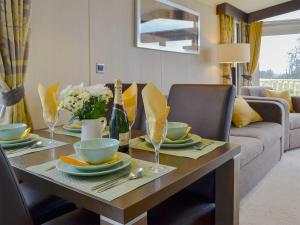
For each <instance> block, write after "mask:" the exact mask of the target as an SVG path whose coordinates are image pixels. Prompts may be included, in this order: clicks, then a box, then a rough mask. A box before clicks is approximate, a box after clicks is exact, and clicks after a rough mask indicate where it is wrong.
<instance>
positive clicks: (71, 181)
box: [26, 159, 176, 201]
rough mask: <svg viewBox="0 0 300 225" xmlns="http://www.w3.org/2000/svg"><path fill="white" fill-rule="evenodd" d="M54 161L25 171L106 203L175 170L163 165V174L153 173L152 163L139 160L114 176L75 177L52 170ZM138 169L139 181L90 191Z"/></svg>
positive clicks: (135, 160) (133, 160)
mask: <svg viewBox="0 0 300 225" xmlns="http://www.w3.org/2000/svg"><path fill="white" fill-rule="evenodd" d="M56 161H57V160H54V161H50V162H47V163H44V164H41V165H37V166H31V167H28V168H26V169H27V170H29V171H31V172H34V173H37V174H40V175H43V176H45V177H48V178H51V179H53V180H55V181H57V182H59V183H61V184H63V185H65V186H69V187H71V188H75V189H78V190H79V191H81V192H84V193H87V194H89V195H93V196H96V197H99V198H102V199H105V200H107V201H112V200H114V199H116V198H118V197H120V196H122V195H124V194H126V193H128V192H130V191H133V190H135V189H137V188H139V187H141V186H143V185H145V184H147V183H149V182H151V181H153V180H155V179H157V178H159V177H161V176H163V175H165V174H167V173H169V172H171V171H172V170H174V169H176V168H175V167H171V166H165V165H164V167H165V170H164V171H163V172H160V173H154V172H153V171H151V169H150V168H151V166H153V165H154V163H152V162H148V161H144V160H139V159H132V163H131V167H128V169H126V170H124V171H121V172H116V173H114V174H111V175H106V176H97V177H76V176H70V175H67V174H65V173H63V172H60V171H58V170H57V169H56V168H53V166H55V164H56ZM138 167H143V168H144V172H143V176H142V177H141V178H139V179H136V180H130V181H126V182H125V183H123V184H120V185H118V186H115V187H113V188H110V189H108V190H106V191H104V192H101V193H98V192H97V191H92V190H91V188H92V187H94V186H96V185H99V184H102V183H104V182H106V181H108V180H111V179H113V178H114V177H116V176H120V173H129V172H130V169H131V170H132V171H134V170H135V169H136V168H138Z"/></svg>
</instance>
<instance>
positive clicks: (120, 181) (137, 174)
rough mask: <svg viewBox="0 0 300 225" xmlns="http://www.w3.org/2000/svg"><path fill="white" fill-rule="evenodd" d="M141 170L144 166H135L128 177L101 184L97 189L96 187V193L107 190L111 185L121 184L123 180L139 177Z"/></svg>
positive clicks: (141, 173)
mask: <svg viewBox="0 0 300 225" xmlns="http://www.w3.org/2000/svg"><path fill="white" fill-rule="evenodd" d="M143 171H144V168H142V167H139V168H137V169H136V170H135V171H134V172H131V173H130V174H129V176H128V177H126V178H124V179H119V180H116V181H114V182H112V183H109V184H107V185H105V186H102V187H101V188H98V189H97V192H98V193H101V192H103V191H106V190H108V189H110V188H113V187H115V186H117V185H120V184H123V183H125V182H127V181H129V180H136V179H139V178H141V177H142V175H143Z"/></svg>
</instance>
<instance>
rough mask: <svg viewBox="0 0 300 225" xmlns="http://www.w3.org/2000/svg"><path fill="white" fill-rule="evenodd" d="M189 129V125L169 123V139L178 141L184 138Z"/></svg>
mask: <svg viewBox="0 0 300 225" xmlns="http://www.w3.org/2000/svg"><path fill="white" fill-rule="evenodd" d="M188 127H189V125H188V124H186V123H180V122H168V132H167V138H169V139H172V140H176V139H178V138H180V137H182V136H183V135H184V133H185V131H186V129H187V128H188Z"/></svg>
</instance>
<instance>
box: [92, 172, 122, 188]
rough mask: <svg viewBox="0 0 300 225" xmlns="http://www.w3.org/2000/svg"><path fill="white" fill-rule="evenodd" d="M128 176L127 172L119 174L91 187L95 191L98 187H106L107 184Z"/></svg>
mask: <svg viewBox="0 0 300 225" xmlns="http://www.w3.org/2000/svg"><path fill="white" fill-rule="evenodd" d="M126 177H128V173H126V174H121V175H119V176H117V177H114V178H113V179H111V180H108V181H106V182H104V183H101V184H98V185H96V186H93V187H92V188H91V190H92V191H95V190H97V189H99V188H101V187H104V186H106V185H109V184H111V183H114V182H115V181H117V180H120V179H122V178H126Z"/></svg>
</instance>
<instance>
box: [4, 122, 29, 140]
mask: <svg viewBox="0 0 300 225" xmlns="http://www.w3.org/2000/svg"><path fill="white" fill-rule="evenodd" d="M26 128H27V125H26V124H25V123H11V124H4V125H0V139H15V138H18V137H20V136H22V134H24V132H25V130H26Z"/></svg>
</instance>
